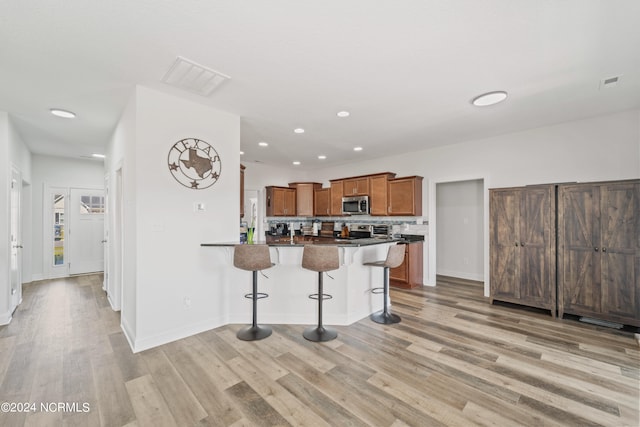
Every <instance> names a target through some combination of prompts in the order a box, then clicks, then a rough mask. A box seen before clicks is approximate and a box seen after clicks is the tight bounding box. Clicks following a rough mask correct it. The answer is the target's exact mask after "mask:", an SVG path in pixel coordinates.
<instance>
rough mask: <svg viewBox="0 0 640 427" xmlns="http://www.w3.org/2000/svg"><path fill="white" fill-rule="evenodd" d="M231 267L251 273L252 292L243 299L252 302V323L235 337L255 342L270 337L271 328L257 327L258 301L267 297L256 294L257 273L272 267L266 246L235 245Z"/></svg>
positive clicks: (262, 294)
mask: <svg viewBox="0 0 640 427" xmlns="http://www.w3.org/2000/svg"><path fill="white" fill-rule="evenodd" d="M233 265H234V266H235V267H237V268H239V269H241V270H247V271H252V272H253V292H251V293H250V294H246V295H245V296H244V297H245V298H249V299H252V300H253V322H252V323H251V326H247V327H245V328H242V329H240V330H239V331H238V333H237V334H236V336H237V337H238V339H241V340H243V341H256V340H261V339H263V338H266V337H268V336H269V335H271V332H272V331H271V328H270V327H268V326H258V324H257V323H256V322H257V316H258V300H259V299H262V298H267V297H268V296H269V295H268V294H265V293H264V292H258V271H260V270H265V269H267V268H271V267H273V266H274V265H275V264H274V263H272V262H271V256H270V254H269V246H267V245H236V246H235V248H234V251H233Z"/></svg>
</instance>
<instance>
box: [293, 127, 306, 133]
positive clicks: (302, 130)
mask: <svg viewBox="0 0 640 427" xmlns="http://www.w3.org/2000/svg"><path fill="white" fill-rule="evenodd" d="M293 131H294V132H295V133H304V129H302V128H295V129H294V130H293Z"/></svg>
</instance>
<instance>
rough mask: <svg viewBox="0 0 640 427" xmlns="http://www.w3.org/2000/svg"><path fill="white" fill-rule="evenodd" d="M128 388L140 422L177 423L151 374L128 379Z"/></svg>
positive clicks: (148, 424)
mask: <svg viewBox="0 0 640 427" xmlns="http://www.w3.org/2000/svg"><path fill="white" fill-rule="evenodd" d="M126 388H127V392H128V393H129V398H130V399H131V403H132V405H133V410H134V411H135V413H136V420H137V421H138V423H139V424H142V425H147V426H158V427H165V426H166V427H174V426H176V425H177V424H176V422H175V420H174V419H173V416H172V415H171V411H169V407H168V406H167V403H166V402H165V401H164V398H163V397H162V393H160V391H159V390H158V388H157V387H156V385H155V382H154V381H153V378H152V377H151V375H144V376H142V377H138V378H136V379H134V380H130V381H127V382H126Z"/></svg>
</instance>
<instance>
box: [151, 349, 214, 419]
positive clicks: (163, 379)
mask: <svg viewBox="0 0 640 427" xmlns="http://www.w3.org/2000/svg"><path fill="white" fill-rule="evenodd" d="M142 357H143V358H144V361H145V363H146V364H147V368H148V369H149V372H150V374H151V376H152V377H153V381H154V383H155V385H156V388H157V389H158V391H159V392H160V393H161V394H162V396H163V398H164V400H165V402H167V407H168V408H169V411H171V414H172V415H173V418H174V420H175V421H176V425H178V426H191V425H194V424H196V423H197V422H198V421H200V420H201V419H203V418H206V417H207V415H208V414H207V412H206V411H205V410H204V408H203V407H202V405H200V402H198V400H197V399H196V397H195V396H194V395H193V392H192V391H191V389H190V388H189V386H188V385H187V384H186V383H185V382H184V380H183V379H182V377H181V376H180V374H178V371H176V369H175V367H174V366H173V364H172V363H171V362H170V361H169V359H168V358H167V356H166V355H165V353H164V352H163V351H162V350H159V349H152V350H147V351H145V352H143V353H142Z"/></svg>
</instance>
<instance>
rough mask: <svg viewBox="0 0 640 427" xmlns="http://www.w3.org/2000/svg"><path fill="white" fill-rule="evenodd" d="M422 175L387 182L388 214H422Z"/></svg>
mask: <svg viewBox="0 0 640 427" xmlns="http://www.w3.org/2000/svg"><path fill="white" fill-rule="evenodd" d="M422 179H423V178H422V177H421V176H409V177H403V178H395V179H391V180H389V182H388V197H389V209H388V215H402V216H421V215H422Z"/></svg>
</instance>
